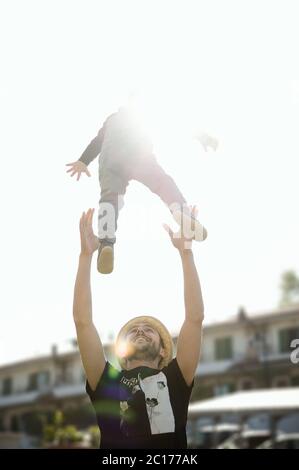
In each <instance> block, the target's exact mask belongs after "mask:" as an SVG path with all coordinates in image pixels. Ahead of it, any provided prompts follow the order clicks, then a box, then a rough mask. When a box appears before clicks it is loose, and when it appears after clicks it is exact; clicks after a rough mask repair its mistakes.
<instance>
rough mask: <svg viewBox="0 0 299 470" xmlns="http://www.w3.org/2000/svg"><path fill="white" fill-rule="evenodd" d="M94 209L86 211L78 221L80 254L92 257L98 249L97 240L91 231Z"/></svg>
mask: <svg viewBox="0 0 299 470" xmlns="http://www.w3.org/2000/svg"><path fill="white" fill-rule="evenodd" d="M93 213H94V209H88V211H87V212H86V214H85V212H83V214H82V216H81V219H80V237H81V254H82V255H92V254H93V253H94V251H96V250H97V249H98V247H99V243H100V241H99V239H98V237H96V236H95V234H94V233H93V230H92V217H93Z"/></svg>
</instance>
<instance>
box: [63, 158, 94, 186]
mask: <svg viewBox="0 0 299 470" xmlns="http://www.w3.org/2000/svg"><path fill="white" fill-rule="evenodd" d="M66 166H70V167H71V168H70V169H69V170H67V173H70V172H71V176H74V175H75V174H77V181H78V180H79V179H80V176H81V173H85V174H86V175H87V176H91V175H90V173H89V171H88V169H87V166H86V165H85V163H83V162H81V161H80V160H78V161H76V162H73V163H67V164H66Z"/></svg>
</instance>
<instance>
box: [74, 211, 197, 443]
mask: <svg viewBox="0 0 299 470" xmlns="http://www.w3.org/2000/svg"><path fill="white" fill-rule="evenodd" d="M191 212H192V214H194V215H195V210H194V209H193V210H192V211H191ZM93 213H94V209H92V210H91V209H89V210H88V211H87V213H83V214H82V217H81V219H80V236H81V253H80V256H79V267H78V273H77V278H76V283H75V291H74V310H73V316H74V321H75V325H76V330H77V338H78V344H79V349H80V354H81V358H82V363H83V367H84V370H85V373H86V379H87V380H86V391H87V393H88V395H89V397H90V399H91V401H92V403H93V406H94V409H95V413H96V417H97V422H98V425H99V428H100V431H101V448H103V449H112V448H135V449H136V448H143V449H149V448H160V449H183V448H186V446H187V442H186V421H187V410H188V404H189V400H190V395H191V391H192V387H193V381H194V376H195V371H196V368H197V365H198V362H199V357H200V348H201V337H202V322H203V314H204V306H203V300H202V295H201V288H200V282H199V278H198V274H197V270H196V267H195V264H194V260H193V254H192V250H191V245H190V244H191V241H190V240H188V242H189V248H188V249H187V248H186V246H187V243H186V241H187V240H186V239H185V238H184V237H177V236H176V234H174V233H173V232H172V231H171V230H170V228H169V227H167V226H166V225H165V229H166V230H167V231H168V233H169V236H170V239H171V241H172V244H173V246H174V247H175V248H176V249H177V251H178V253H179V255H180V259H181V263H182V268H183V275H184V297H185V320H184V322H183V325H182V328H181V331H180V334H179V337H178V342H177V352H176V357H175V358H173V345H172V340H171V336H170V334H169V332H168V331H167V329H166V328H165V326H164V325H163V324H162V323H161V322H160V321H159V320H157V319H155V318H153V317H144V316H143V317H137V318H134V319H132V320H130V321H129V322H128V323H126V324H125V325H124V327H123V328H122V329H121V331H120V333H119V335H118V337H117V341H116V355H117V357H118V360H119V363H120V365H121V368H122V370H121V371H119V370H117V369H115V368H114V367H113V366H112V365H111V364H110V363H109V362H107V360H106V358H105V355H104V351H103V347H102V343H101V340H100V337H99V335H98V333H97V330H96V328H95V325H94V324H93V320H92V300H91V288H90V267H91V260H92V255H93V253H94V252H95V251H96V250H97V249H98V245H99V239H98V238H97V237H96V236H95V235H94V233H93V230H92V217H93Z"/></svg>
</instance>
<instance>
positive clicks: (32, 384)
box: [27, 373, 37, 392]
mask: <svg viewBox="0 0 299 470" xmlns="http://www.w3.org/2000/svg"><path fill="white" fill-rule="evenodd" d="M27 390H28V391H29V392H30V391H32V390H37V373H34V374H30V375H29V379H28V387H27Z"/></svg>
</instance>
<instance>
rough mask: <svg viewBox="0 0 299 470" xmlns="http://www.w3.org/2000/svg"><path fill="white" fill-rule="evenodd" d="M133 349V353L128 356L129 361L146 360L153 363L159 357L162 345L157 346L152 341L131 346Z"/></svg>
mask: <svg viewBox="0 0 299 470" xmlns="http://www.w3.org/2000/svg"><path fill="white" fill-rule="evenodd" d="M130 346H131V347H132V349H131V348H130V349H131V353H130V354H128V356H127V359H129V360H132V359H135V360H146V361H153V360H155V359H156V358H157V357H158V356H159V351H160V345H158V346H157V345H156V344H154V343H152V342H150V341H146V342H144V343H143V344H139V345H137V346H136V344H135V343H133V344H131V345H130Z"/></svg>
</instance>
